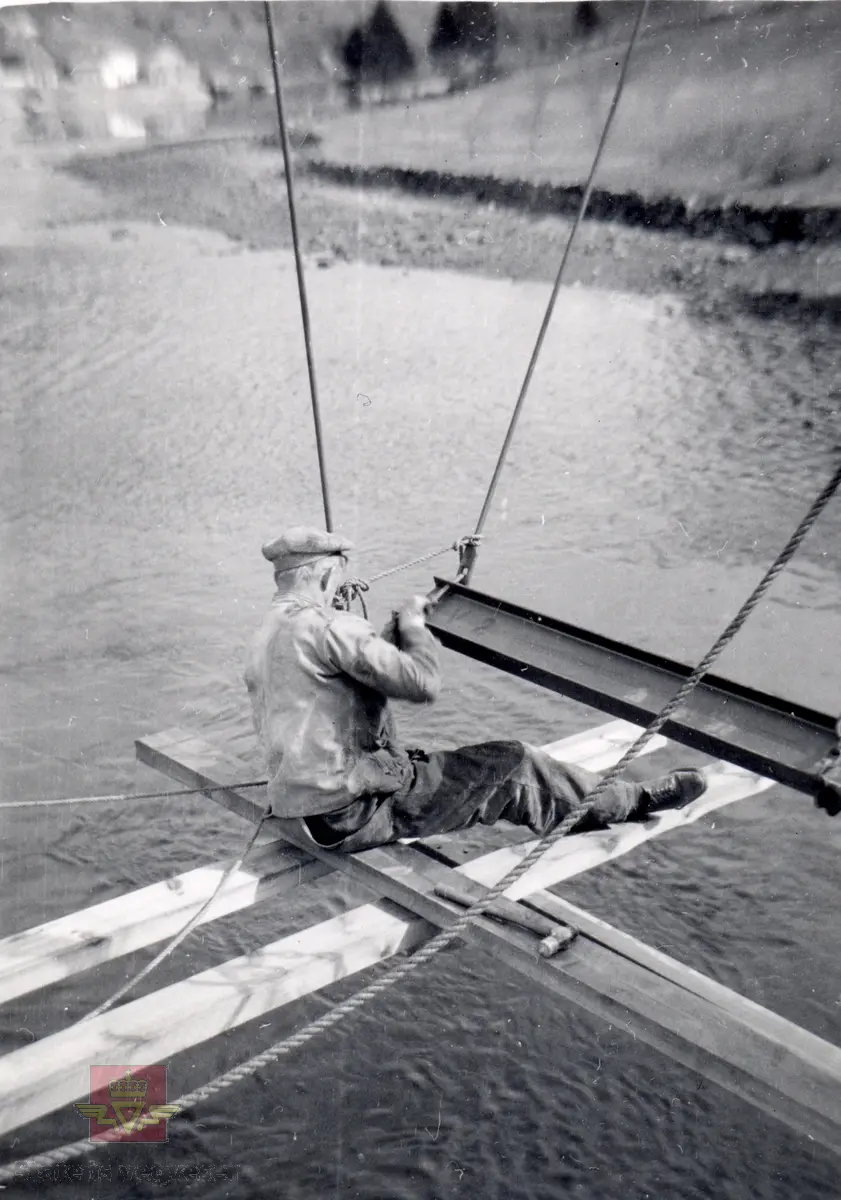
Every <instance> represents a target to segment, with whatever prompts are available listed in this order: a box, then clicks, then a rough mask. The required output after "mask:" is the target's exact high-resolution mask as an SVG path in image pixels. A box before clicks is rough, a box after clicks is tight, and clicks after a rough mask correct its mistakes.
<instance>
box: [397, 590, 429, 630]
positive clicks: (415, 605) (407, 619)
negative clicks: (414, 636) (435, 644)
mask: <svg viewBox="0 0 841 1200" xmlns="http://www.w3.org/2000/svg"><path fill="white" fill-rule="evenodd" d="M428 612H429V600H428V599H427V598H426V596H410V597H409V599H408V600H407V601H406V602H405V603H404V604H403V605H402V607H401V608H400V610H399V612H398V614H397V620H398V622H399V624H400V625H401V626H406V625H425V624H426V618H427V614H428Z"/></svg>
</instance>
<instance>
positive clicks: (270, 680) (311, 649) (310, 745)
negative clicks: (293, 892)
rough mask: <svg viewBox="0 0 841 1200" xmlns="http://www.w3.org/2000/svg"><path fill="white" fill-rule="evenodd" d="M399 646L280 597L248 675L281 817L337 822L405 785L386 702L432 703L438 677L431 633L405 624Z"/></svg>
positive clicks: (363, 625) (311, 605) (330, 612)
mask: <svg viewBox="0 0 841 1200" xmlns="http://www.w3.org/2000/svg"><path fill="white" fill-rule="evenodd" d="M399 640H400V648H399V649H398V647H397V646H396V645H394V644H393V642H392V641H390V640H386V638H385V637H381V636H379V635H378V634H377V633H376V632H375V630H374V628H373V626H371V625H370V624H369V623H368V621H366V620H364V619H363V618H361V617H358V616H356V615H354V614H352V613H347V612H338V611H336V610H335V609H332V608H326V607H324V606H322V605H318V604H316V603H315V602H313V601H310V600H307V599H303V598H300V597H296V596H287V595H282V596H281V595H278V596H276V597H275V599H274V602H273V604H272V608H271V610H270V612H269V614H268V616H267V618H266V620H265V621H264V623H263V626H262V628H261V630H260V632H259V633H258V634H257V637H256V638H255V640H254V643H253V646H252V651H251V656H250V661H249V664H248V667H247V669H246V672H245V682H246V686H247V687H248V692H249V695H250V698H251V704H252V708H253V714H254V725H255V728H256V730H257V733H258V736H259V737H260V740H261V742H262V745H263V749H264V753H265V756H266V759H267V766H268V771H269V787H268V794H269V800H270V802H271V806H272V812H273V813H274V815H275V816H277V817H284V818H287V817H289V818H291V817H311V816H317V815H321V814H325V813H331V812H337V811H339V810H340V809H342V808H346V807H347V806H348V805H349V804H352V803H353V801H354V800H357V799H359V798H360V797H361V796H369V795H379V794H391V793H393V792H395V791H397V789H398V788H399V787H400V786H401V785H402V784H403V783H404V782H405V780H406V778H407V776H408V774H409V771H410V766H409V758H408V755H407V754H406V752H405V750H403V749H402V748H401V747H400V746H399V745H398V743H397V740H396V736H395V732H394V725H393V720H392V716H391V713H390V711H389V707H388V700H389V699H394V700H411V701H414V702H415V703H424V702H429V701H432V700H434V699H435V698H436V696H437V694H438V690H439V686H440V675H439V669H438V646H437V643H436V641H435V639H434V638H433V636H432V634H431V633H430V632H429V630H428V629H426V628H425V627H424V626H423V625H422V624H420V623H407V624H406V625H404V626H403V628H402V630H401V633H400V638H399Z"/></svg>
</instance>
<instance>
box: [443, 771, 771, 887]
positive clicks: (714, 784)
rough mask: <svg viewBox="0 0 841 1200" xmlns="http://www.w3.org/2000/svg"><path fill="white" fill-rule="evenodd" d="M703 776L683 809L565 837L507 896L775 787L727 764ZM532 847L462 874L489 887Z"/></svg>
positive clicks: (511, 850) (508, 849)
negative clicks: (698, 792)
mask: <svg viewBox="0 0 841 1200" xmlns="http://www.w3.org/2000/svg"><path fill="white" fill-rule="evenodd" d="M704 774H705V775H706V777H707V791H706V792H705V793H704V794H703V796H699V798H698V799H697V800H694V801H693V802H692V803H691V804H687V806H686V807H685V808H681V809H670V810H667V811H665V812H661V813H657V814H656V815H655V816H653V817H651V818H650V819H649V820H647V821H629V822H626V823H625V824H623V825H612V826H611V827H610V828H609V829H598V830H594V831H593V832H592V833H584V834H578V835H576V836H574V837H568V838H562V839H561V841H559V842H556V843H555V845H554V846H552V847H551V849H550V850H548V851H547V852H546V854H545V855H544V856H543V857H542V858H541V859H540V861H539V862H538V863H537V865H536V866H533V867H531V868H530V869H529V870H528V871H527V872H526V874H525V875H524V876H523V877H522V878H521V879H519V880H518V881H517V882H516V883H515V884H514V885H513V887H510V888H509V889H508V890H507V891H506V893H505V894H506V896H508V897H509V899H512V900H519V899H520V898H521V897H522V896H527V895H529V893H531V892H535V891H537V890H538V889H539V888H547V887H552V886H553V885H554V884H557V883H562V882H563V881H564V880H565V879H571V878H572V877H573V876H574V875H580V874H581V873H582V872H583V871H591V870H593V868H594V867H600V866H603V865H604V864H605V863H608V862H612V861H613V860H614V859H617V858H620V857H621V856H622V855H624V854H629V853H630V852H631V851H632V850H636V849H637V847H638V846H641V845H643V844H644V843H645V842H650V841H651V840H652V839H653V838H657V837H661V836H662V835H663V834H664V833H668V832H670V831H671V830H673V829H685V828H686V827H687V826H689V825H692V824H694V823H695V822H696V821H699V820H700V819H701V818H702V817H707V816H709V815H710V814H711V813H714V812H717V811H718V810H719V809H721V808H724V807H726V806H727V805H728V804H733V803H734V802H735V801H736V800H744V799H746V798H747V797H748V796H755V795H758V794H759V793H760V792H763V791H765V790H766V789H768V788H771V787H773V786H774V785H773V783H772V782H771V781H770V780H769V779H764V778H763V777H762V776H761V775H751V774H750V773H748V772H747V771H743V770H741V769H740V768H739V767H734V766H731V765H730V764H729V763H722V762H720V763H715V764H713V766H711V767H706V768H704ZM534 844H535V843H534V841H530V842H521V843H519V844H518V845H513V846H505V847H503V848H502V849H501V850H496V851H494V852H493V853H492V854H486V855H483V857H482V858H481V859H475V860H474V861H473V862H468V863H465V864H464V867H463V870H464V873H465V874H466V875H467V876H469V878H471V879H475V880H476V881H477V883H483V884H484V885H485V886H486V887H490V886H491V885H492V884H494V883H496V882H497V880H499V879H502V878H503V876H505V875H507V874H508V872H509V871H510V870H512V869H513V867H514V866H516V864H517V863H518V862H520V861H521V859H523V858H524V857H525V856H526V854H527V852H528V851H529V850H530V849H531V848H532V847H533V846H534Z"/></svg>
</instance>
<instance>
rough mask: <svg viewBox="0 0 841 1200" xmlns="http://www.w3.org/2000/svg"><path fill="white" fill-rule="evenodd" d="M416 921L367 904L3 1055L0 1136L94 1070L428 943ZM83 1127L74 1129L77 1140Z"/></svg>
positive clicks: (154, 1055)
mask: <svg viewBox="0 0 841 1200" xmlns="http://www.w3.org/2000/svg"><path fill="white" fill-rule="evenodd" d="M431 932H432V930H431V929H430V926H429V925H427V923H426V922H425V921H423V920H421V919H420V918H419V917H412V918H410V919H409V920H406V919H405V917H404V915H403V914H402V912H399V911H398V910H397V909H396V908H394V907H393V906H389V905H387V904H386V905H374V904H367V905H363V906H361V907H359V908H355V909H352V910H351V911H350V912H347V913H344V914H343V915H342V916H339V917H333V918H332V919H331V920H329V921H324V922H322V923H321V924H319V925H313V926H312V927H311V928H309V929H304V930H302V931H301V932H300V933H295V934H292V935H291V936H289V937H285V938H281V939H280V940H279V941H277V942H273V943H272V944H271V945H269V946H264V947H263V949H261V950H258V951H257V952H256V953H254V954H245V955H242V957H240V958H235V959H232V960H231V961H230V962H226V963H224V964H223V965H222V966H219V967H213V968H211V969H210V970H208V971H202V972H201V973H200V974H197V975H194V976H193V977H192V978H190V979H186V980H184V981H182V982H180V983H174V984H172V985H170V986H169V987H165V988H161V989H160V991H157V992H153V993H152V994H151V995H150V996H143V997H142V998H141V999H139V1000H133V1001H131V1002H130V1003H129V1004H124V1005H123V1006H122V1007H121V1008H117V1009H114V1010H113V1011H112V1012H109V1013H105V1014H104V1015H103V1016H101V1017H97V1018H95V1019H94V1020H92V1021H88V1022H85V1023H83V1024H81V1025H73V1026H71V1028H69V1029H64V1030H62V1031H61V1032H60V1033H55V1034H53V1035H52V1036H51V1037H47V1038H44V1039H43V1040H42V1041H40V1042H34V1043H33V1044H32V1045H31V1046H24V1047H23V1048H22V1049H20V1050H14V1051H13V1052H12V1053H11V1054H6V1055H4V1056H3V1057H2V1058H0V1097H2V1103H0V1135H1V1134H4V1133H10V1132H11V1131H12V1130H14V1129H19V1128H20V1127H21V1126H23V1125H26V1124H28V1123H29V1122H30V1121H34V1120H36V1119H37V1118H38V1117H42V1116H44V1115H45V1114H46V1113H50V1112H55V1110H56V1109H58V1108H63V1107H64V1106H65V1105H68V1104H72V1103H73V1101H74V1100H79V1099H82V1098H86V1097H87V1096H88V1094H89V1091H90V1068H91V1064H92V1063H109V1062H111V1063H136V1064H137V1065H141V1064H146V1065H147V1064H150V1063H159V1062H165V1061H166V1060H167V1059H168V1058H171V1057H172V1056H173V1055H174V1054H178V1053H179V1052H180V1051H182V1050H186V1049H188V1048H189V1047H191V1046H197V1045H199V1044H200V1043H201V1042H204V1041H207V1040H208V1039H210V1038H213V1037H216V1036H217V1035H218V1034H220V1033H224V1032H226V1031H227V1030H230V1029H236V1028H237V1027H238V1026H241V1025H244V1024H246V1023H247V1022H248V1021H253V1020H254V1019H255V1018H256V1017H260V1016H263V1014H264V1013H267V1012H271V1011H272V1010H273V1009H277V1008H280V1007H282V1006H283V1005H286V1004H291V1003H293V1002H294V1001H296V1000H299V999H301V997H303V996H307V995H309V994H311V993H312V992H315V991H318V990H319V989H320V988H324V987H328V986H329V985H330V984H331V983H335V982H336V981H337V980H339V979H345V978H346V977H347V976H349V975H352V974H354V973H356V972H358V971H363V970H365V969H366V968H368V967H373V966H375V965H376V963H378V962H381V961H382V960H383V959H386V958H390V957H391V956H392V955H394V954H397V953H398V952H399V951H401V950H407V949H411V948H412V947H413V946H415V945H417V944H418V943H419V942H422V941H424V940H426V938H428V937H429V936H430V933H431ZM84 1129H85V1126H83V1125H82V1123H81V1120H80V1122H79V1136H80V1137H81V1136H83V1135H84Z"/></svg>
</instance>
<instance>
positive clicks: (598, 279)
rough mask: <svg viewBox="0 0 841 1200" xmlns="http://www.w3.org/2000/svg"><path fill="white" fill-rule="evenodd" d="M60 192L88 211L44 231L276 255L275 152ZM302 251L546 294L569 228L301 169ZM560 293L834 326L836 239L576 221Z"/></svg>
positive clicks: (280, 216)
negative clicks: (521, 283) (181, 236)
mask: <svg viewBox="0 0 841 1200" xmlns="http://www.w3.org/2000/svg"><path fill="white" fill-rule="evenodd" d="M64 167H65V170H66V171H67V172H68V173H69V175H70V176H71V177H72V179H74V180H76V181H82V182H84V183H87V184H94V185H95V188H96V192H95V195H96V199H95V200H94V201H93V203H92V205H91V206H90V207H88V208H87V209H86V211H85V212H84V213H83V214H80V213H79V211H78V209H77V208H73V209H71V210H68V212H67V213H66V214H63V215H57V216H56V217H55V220H56V221H58V222H62V221H65V220H75V219H80V218H81V219H85V220H126V221H128V220H151V221H154V222H158V221H175V222H178V223H180V224H183V225H189V226H198V227H203V228H209V229H213V230H215V231H217V232H221V233H224V234H226V235H227V236H228V237H229V238H231V239H233V240H234V241H236V242H240V243H242V244H244V245H246V246H248V247H253V248H257V249H271V248H277V247H288V246H289V245H290V231H289V221H288V215H287V211H286V196H285V187H284V183H283V177H282V165H281V159H280V154H279V151H278V150H277V149H276V148H275V147H272V146H270V145H268V146H267V145H263V144H261V143H260V142H259V141H258V140H256V139H248V138H239V139H231V140H225V141H221V140H217V141H213V142H207V143H202V142H197V143H192V144H190V145H181V146H179V145H171V146H157V147H145V148H141V149H138V150H130V151H119V152H113V151H112V152H110V153H108V154H107V155H103V154H101V153H97V154H85V153H82V154H77V155H75V156H71V157H69V158H68V159H67V160H66V161H65V163H64ZM298 170H299V174H298V179H297V184H298V187H297V193H298V200H299V217H300V226H301V234H302V240H303V247H304V251H305V253H306V255H307V256H308V258H309V259H310V260H311V261H312V262H313V263H318V264H319V265H320V266H322V267H324V268H327V267H329V266H330V265H331V264H332V263H335V262H342V261H362V262H368V263H374V264H378V265H386V266H402V267H429V268H433V269H448V270H457V271H467V272H470V273H473V274H479V275H486V276H490V277H492V278H507V279H512V280H529V281H535V282H538V281H539V282H548V281H549V280H551V279H552V278H553V277H554V274H555V271H556V270H557V264H558V262H559V259H560V254H561V251H562V247H563V244H564V242H565V239H566V237H567V236H568V233H569V229H570V217H569V216H567V215H549V214H548V213H545V212H543V213H541V212H530V211H527V210H522V209H519V208H516V207H508V206H503V205H501V204H499V203H497V201H496V200H494V199H492V198H489V199H484V200H482V199H477V198H476V196H474V195H470V194H467V195H456V196H447V195H443V196H442V195H441V194H432V195H429V194H425V192H424V191H423V190H417V191H413V190H411V188H409V189H407V188H406V187H404V186H398V184H399V183H401V181H400V180H395V179H394V178H389V177H388V176H386V177H384V178H383V179H382V180H381V182H380V183H379V184H373V185H371V184H363V183H360V182H356V183H353V184H352V185H351V186H348V185H346V184H342V183H336V182H332V181H330V180H328V179H325V178H322V177H319V175H318V174H317V173H313V172H311V171H310V170H309V169H308V164H307V161H306V159H305V158H302V159H301V161H300V163H299V168H298ZM567 281H568V283H569V285H571V286H574V285H575V284H576V283H577V284H579V285H582V286H591V287H598V288H602V289H605V290H607V291H622V292H630V293H634V294H640V295H654V294H661V293H671V294H675V293H677V294H679V295H681V296H683V297H684V298H685V299H686V300H687V302H689V303H691V304H692V305H693V306H695V308H696V309H700V310H701V311H703V312H706V313H708V314H710V315H725V316H726V314H727V313H728V312H729V311H731V309H732V308H733V306H734V305H735V306H744V305H745V304H747V305H748V306H749V307H755V306H757V305H764V306H765V307H766V308H769V307H770V310H771V311H791V310H794V311H799V310H801V309H803V310H805V311H806V312H807V313H808V315H809V317H810V318H811V317H812V316H814V315H815V313H817V312H822V311H823V312H827V313H830V314H832V313H833V312H834V310H835V306H836V303H837V300H838V297H841V240H839V239H835V240H830V241H827V242H823V243H820V244H812V243H797V242H782V243H779V244H776V245H766V246H765V247H764V248H759V247H757V246H751V245H733V244H731V243H729V242H728V241H727V240H726V239H724V238H722V237H719V236H717V235H712V236H710V237H706V238H689V237H687V236H685V234H682V233H680V232H674V231H671V230H668V229H662V228H661V229H651V228H644V227H633V226H628V225H625V224H622V223H621V222H620V221H618V220H617V221H604V220H602V221H595V220H588V221H586V222H585V224H584V226H583V227H582V229H581V231H580V235H579V239H578V242H577V246H576V249H575V250H574V252H573V255H572V257H571V260H570V263H569V271H568V275H567Z"/></svg>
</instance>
